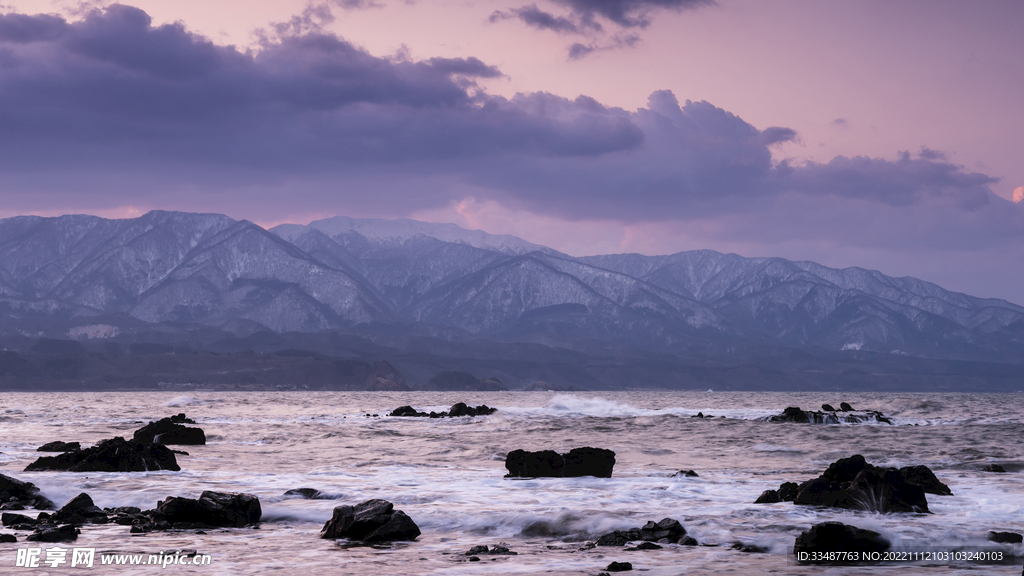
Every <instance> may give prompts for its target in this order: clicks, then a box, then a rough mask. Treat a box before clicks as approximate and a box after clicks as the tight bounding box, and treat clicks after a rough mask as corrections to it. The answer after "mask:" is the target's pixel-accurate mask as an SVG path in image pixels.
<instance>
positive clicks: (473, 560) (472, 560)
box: [469, 556, 480, 562]
mask: <svg viewBox="0 0 1024 576" xmlns="http://www.w3.org/2000/svg"><path fill="white" fill-rule="evenodd" d="M469 561H470V562H479V561H480V557H479V556H470V557H469Z"/></svg>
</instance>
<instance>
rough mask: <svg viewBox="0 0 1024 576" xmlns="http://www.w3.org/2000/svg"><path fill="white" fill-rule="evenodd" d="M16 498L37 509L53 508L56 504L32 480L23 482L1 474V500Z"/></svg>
mask: <svg viewBox="0 0 1024 576" xmlns="http://www.w3.org/2000/svg"><path fill="white" fill-rule="evenodd" d="M11 498H15V499H17V500H18V502H19V503H21V504H23V505H24V504H29V505H31V506H32V507H33V508H35V509H37V510H53V509H54V508H56V506H55V505H54V504H53V502H50V500H49V499H48V498H46V497H45V496H43V495H42V494H40V493H39V488H37V487H36V485H35V484H33V483H31V482H23V481H21V480H18V479H16V478H11V477H10V476H6V475H4V474H0V500H2V499H7V500H10V499H11Z"/></svg>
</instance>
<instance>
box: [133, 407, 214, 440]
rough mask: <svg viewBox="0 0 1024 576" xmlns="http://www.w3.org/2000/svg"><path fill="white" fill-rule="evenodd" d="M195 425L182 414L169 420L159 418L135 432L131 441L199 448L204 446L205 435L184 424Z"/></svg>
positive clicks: (193, 421) (197, 429)
mask: <svg viewBox="0 0 1024 576" xmlns="http://www.w3.org/2000/svg"><path fill="white" fill-rule="evenodd" d="M195 423H196V421H195V420H192V419H191V418H186V417H185V415H184V414H177V415H175V416H171V417H170V418H161V419H159V420H157V421H156V422H150V423H149V424H146V425H145V426H143V427H142V428H139V429H138V430H136V431H135V434H134V435H133V436H132V439H134V440H137V441H139V442H145V443H149V442H155V443H157V444H187V445H191V446H201V445H204V444H206V433H204V432H203V430H202V428H189V427H188V426H185V424H195Z"/></svg>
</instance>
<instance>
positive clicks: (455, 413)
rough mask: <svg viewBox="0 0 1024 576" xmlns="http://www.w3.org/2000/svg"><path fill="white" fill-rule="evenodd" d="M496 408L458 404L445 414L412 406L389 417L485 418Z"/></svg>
mask: <svg viewBox="0 0 1024 576" xmlns="http://www.w3.org/2000/svg"><path fill="white" fill-rule="evenodd" d="M497 411H498V409H497V408H491V407H490V406H488V405H486V404H481V405H479V406H477V407H476V408H474V407H472V406H468V405H466V403H465V402H458V403H456V404H455V405H454V406H452V407H451V408H450V409H449V410H448V411H447V412H431V413H429V414H428V413H426V412H420V411H418V410H416V409H415V408H413V407H412V406H399V407H398V408H395V409H394V410H392V411H391V414H389V416H401V417H418V418H458V417H459V416H487V415H488V414H494V413H495V412H497Z"/></svg>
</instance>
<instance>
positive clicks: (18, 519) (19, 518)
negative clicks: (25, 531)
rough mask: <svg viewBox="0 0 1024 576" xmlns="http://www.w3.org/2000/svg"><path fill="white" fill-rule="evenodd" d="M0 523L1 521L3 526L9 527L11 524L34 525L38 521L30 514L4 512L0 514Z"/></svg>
mask: <svg viewBox="0 0 1024 576" xmlns="http://www.w3.org/2000/svg"><path fill="white" fill-rule="evenodd" d="M0 523H3V525H4V526H7V527H8V528H10V527H13V526H35V525H36V524H38V523H39V521H38V520H36V519H35V518H32V517H31V516H25V515H24V514H15V513H13V512H4V513H3V514H0Z"/></svg>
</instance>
